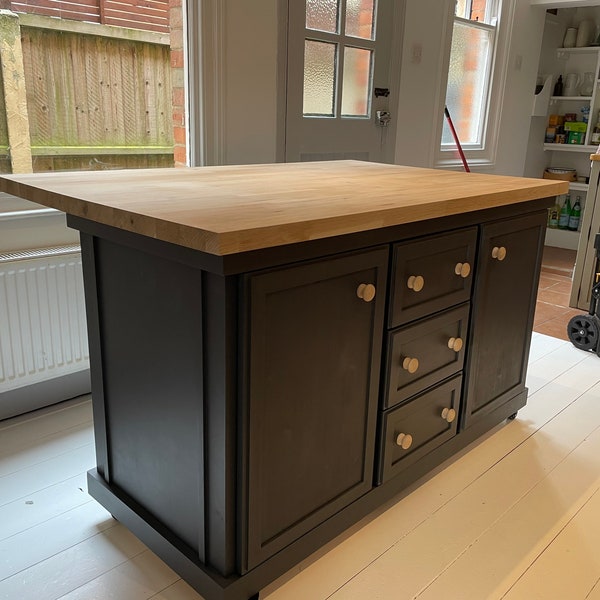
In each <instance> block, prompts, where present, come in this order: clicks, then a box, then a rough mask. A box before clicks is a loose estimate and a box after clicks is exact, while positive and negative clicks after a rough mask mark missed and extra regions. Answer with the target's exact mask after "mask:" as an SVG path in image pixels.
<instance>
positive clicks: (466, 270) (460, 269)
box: [454, 262, 471, 279]
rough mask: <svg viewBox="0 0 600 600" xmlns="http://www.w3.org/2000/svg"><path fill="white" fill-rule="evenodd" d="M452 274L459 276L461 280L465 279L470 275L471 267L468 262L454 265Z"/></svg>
mask: <svg viewBox="0 0 600 600" xmlns="http://www.w3.org/2000/svg"><path fill="white" fill-rule="evenodd" d="M454 272H455V273H456V274H457V275H460V276H461V277H462V278H463V279H465V278H467V277H468V276H469V275H470V273H471V265H470V264H469V263H468V262H465V263H456V266H455V267H454Z"/></svg>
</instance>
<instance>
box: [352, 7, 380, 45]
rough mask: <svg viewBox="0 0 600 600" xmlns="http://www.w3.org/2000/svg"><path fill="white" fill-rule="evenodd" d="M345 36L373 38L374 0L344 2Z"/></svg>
mask: <svg viewBox="0 0 600 600" xmlns="http://www.w3.org/2000/svg"><path fill="white" fill-rule="evenodd" d="M346 35H351V36H353V37H358V38H363V39H365V40H372V39H373V38H374V36H375V0H346Z"/></svg>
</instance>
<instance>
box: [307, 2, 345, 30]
mask: <svg viewBox="0 0 600 600" xmlns="http://www.w3.org/2000/svg"><path fill="white" fill-rule="evenodd" d="M338 5H339V0H306V28H307V29H316V30H317V31H329V32H331V33H337V31H338Z"/></svg>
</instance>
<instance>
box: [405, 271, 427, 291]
mask: <svg viewBox="0 0 600 600" xmlns="http://www.w3.org/2000/svg"><path fill="white" fill-rule="evenodd" d="M406 285H407V286H408V287H409V288H410V289H411V290H412V291H413V292H420V291H421V290H422V289H423V286H424V285H425V280H424V279H423V277H421V275H411V276H410V277H409V278H408V281H407V282H406Z"/></svg>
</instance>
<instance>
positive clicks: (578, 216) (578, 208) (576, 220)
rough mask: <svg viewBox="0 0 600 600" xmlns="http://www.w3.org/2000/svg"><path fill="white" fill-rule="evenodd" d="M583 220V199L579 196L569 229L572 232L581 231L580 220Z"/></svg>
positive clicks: (570, 216) (570, 219)
mask: <svg viewBox="0 0 600 600" xmlns="http://www.w3.org/2000/svg"><path fill="white" fill-rule="evenodd" d="M580 219H581V197H580V196H577V198H576V199H575V204H573V208H572V209H571V214H570V215H569V229H570V230H571V231H577V230H578V229H579V220H580Z"/></svg>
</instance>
